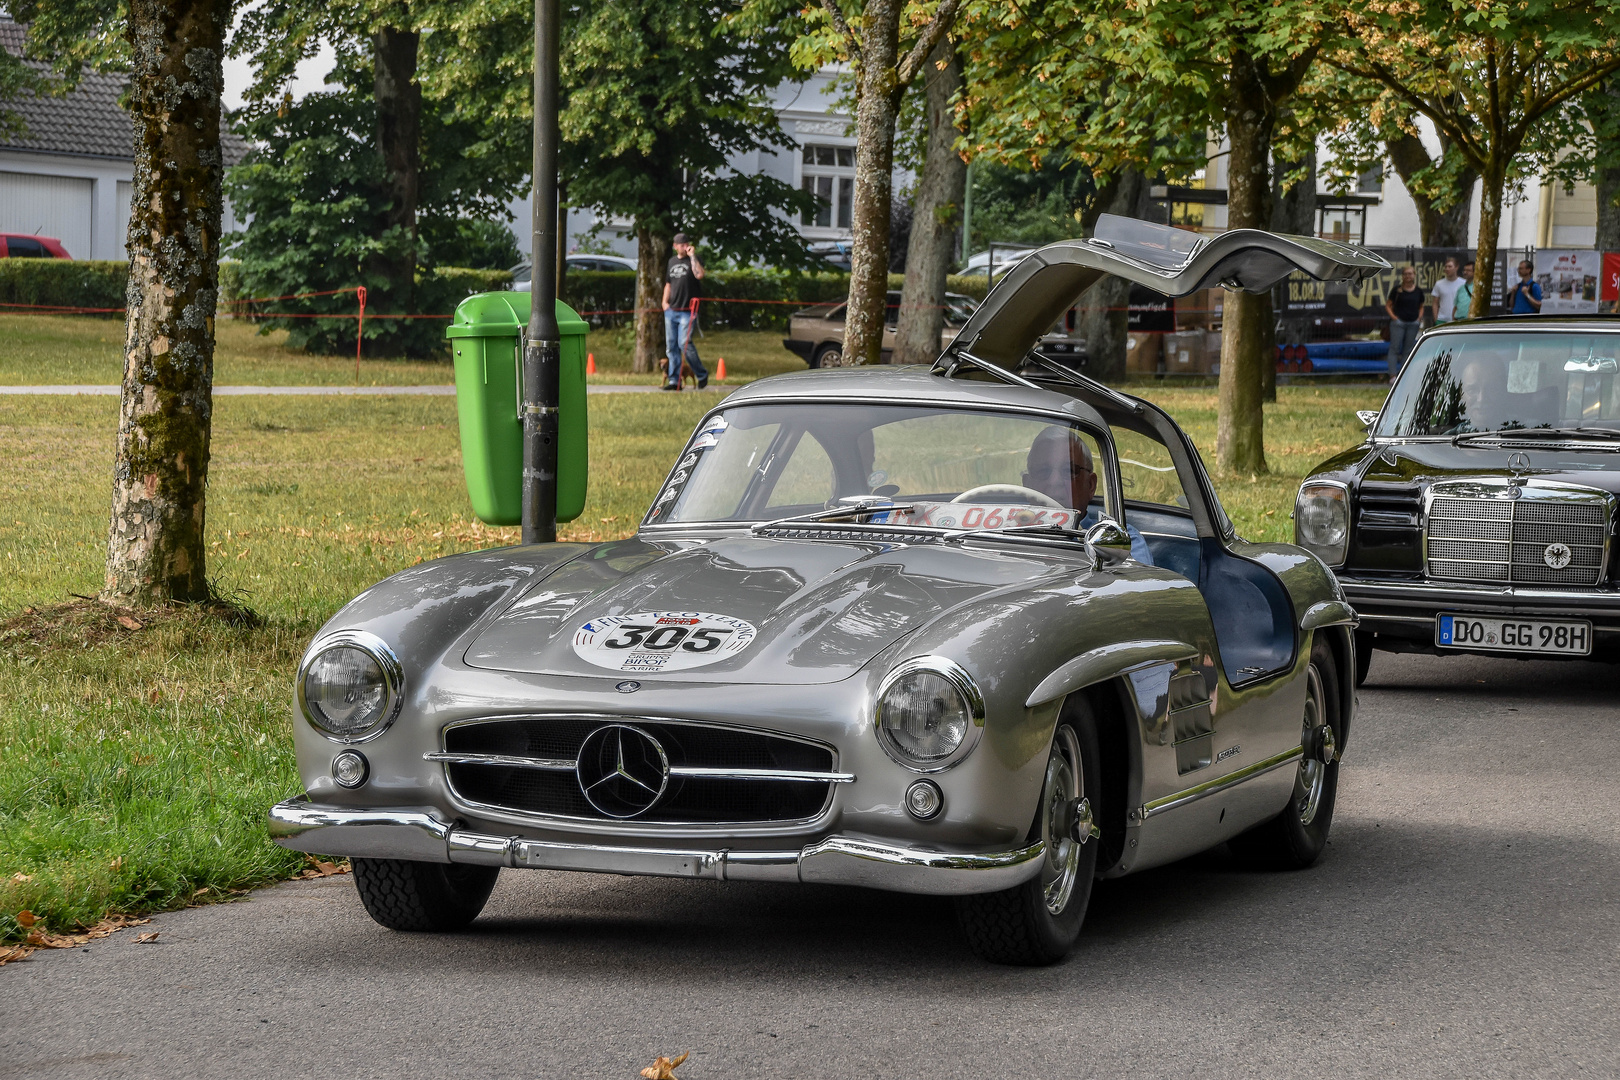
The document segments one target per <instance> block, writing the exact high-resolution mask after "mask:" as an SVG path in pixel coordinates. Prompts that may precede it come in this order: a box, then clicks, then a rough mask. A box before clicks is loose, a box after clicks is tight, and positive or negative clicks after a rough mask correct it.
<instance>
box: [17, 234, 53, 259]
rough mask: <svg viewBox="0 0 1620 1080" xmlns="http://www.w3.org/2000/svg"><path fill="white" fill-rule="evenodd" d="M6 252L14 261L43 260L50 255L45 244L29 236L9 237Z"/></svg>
mask: <svg viewBox="0 0 1620 1080" xmlns="http://www.w3.org/2000/svg"><path fill="white" fill-rule="evenodd" d="M6 250H7V253H8V254H10V256H11V257H12V258H13V259H43V258H45V257H46V256H47V254H49V253H48V252H47V251H46V250H45V245H44V244H42V243H40V242H39V241H38V240H34V239H32V238H30V237H27V236H11V237H7V238H6Z"/></svg>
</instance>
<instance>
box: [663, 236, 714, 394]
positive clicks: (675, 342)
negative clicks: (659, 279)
mask: <svg viewBox="0 0 1620 1080" xmlns="http://www.w3.org/2000/svg"><path fill="white" fill-rule="evenodd" d="M702 280H703V264H702V263H700V262H698V257H697V249H696V248H694V247H693V246H692V241H690V240H689V239H687V236H686V234H685V233H676V234H675V257H674V258H672V259H670V260H669V267H668V269H667V270H665V271H664V346H665V351H666V352H668V354H669V371H668V373H667V374H666V377H665V379H664V389H665V390H679V389H680V388H681V360H682V359H683V358H684V359H685V360H686V362H687V363H688V364H690V365H691V366H692V374H693V375H696V376H697V384H698V389H699V390H702V389H703V388H704V387H705V386H708V385H709V373H708V372H707V371H706V370H704V367H703V361H702V360H700V359H698V353H697V346H695V345H693V344H692V329H693V324H694V323H696V322H697V306H698V297H699V296H700V295H702V286H701V285H700V284H699V282H701V281H702Z"/></svg>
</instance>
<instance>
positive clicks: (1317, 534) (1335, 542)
mask: <svg viewBox="0 0 1620 1080" xmlns="http://www.w3.org/2000/svg"><path fill="white" fill-rule="evenodd" d="M1294 539H1295V540H1296V541H1297V542H1298V544H1299V546H1300V547H1303V548H1306V549H1308V550H1310V551H1311V552H1312V553H1313V554H1314V555H1316V557H1317V558H1319V559H1321V560H1322V561H1323V562H1325V563H1327V564H1328V565H1329V566H1342V565H1344V554H1345V550H1346V549H1347V548H1348V547H1349V545H1350V491H1349V489H1348V488H1346V487H1345V486H1344V485H1343V484H1341V483H1338V482H1337V481H1333V480H1307V481H1306V482H1305V483H1304V484H1302V485H1300V489H1299V498H1298V500H1297V501H1296V502H1295V504H1294Z"/></svg>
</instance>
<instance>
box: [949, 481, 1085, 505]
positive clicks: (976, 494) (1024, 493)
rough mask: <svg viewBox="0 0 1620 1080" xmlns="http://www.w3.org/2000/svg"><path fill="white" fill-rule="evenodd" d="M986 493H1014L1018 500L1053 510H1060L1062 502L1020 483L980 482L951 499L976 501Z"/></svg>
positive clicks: (953, 500) (954, 500)
mask: <svg viewBox="0 0 1620 1080" xmlns="http://www.w3.org/2000/svg"><path fill="white" fill-rule="evenodd" d="M986 495H1015V496H1017V497H1018V499H1019V501H1021V502H1027V503H1034V504H1035V505H1036V506H1050V507H1051V508H1052V509H1054V510H1062V509H1063V508H1064V507H1063V504H1062V503H1060V502H1058V501H1057V500H1056V499H1054V498H1052V496H1050V495H1046V494H1043V493H1041V492H1039V491H1036V490H1035V489H1034V488H1027V487H1024V486H1022V485H1020V484H980V485H979V486H978V487H976V488H968V489H967V490H966V491H964V492H962V494H960V495H958V496H957V497H956V498H954V499H952V500H951V502H953V503H960V502H977V501H978V500H979V499H981V498H983V497H984V496H986Z"/></svg>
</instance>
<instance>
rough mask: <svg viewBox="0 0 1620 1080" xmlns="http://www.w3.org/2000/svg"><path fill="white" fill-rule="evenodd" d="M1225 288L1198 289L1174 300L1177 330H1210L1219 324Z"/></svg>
mask: <svg viewBox="0 0 1620 1080" xmlns="http://www.w3.org/2000/svg"><path fill="white" fill-rule="evenodd" d="M1225 296H1226V293H1225V290H1223V289H1199V290H1198V291H1197V292H1195V293H1189V294H1188V295H1186V296H1183V297H1181V298H1179V299H1178V300H1176V329H1177V330H1211V329H1214V328H1215V327H1218V326H1220V325H1221V308H1222V306H1223V305H1224V303H1225Z"/></svg>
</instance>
